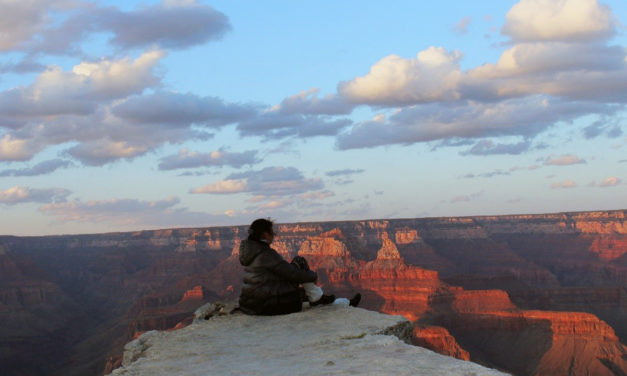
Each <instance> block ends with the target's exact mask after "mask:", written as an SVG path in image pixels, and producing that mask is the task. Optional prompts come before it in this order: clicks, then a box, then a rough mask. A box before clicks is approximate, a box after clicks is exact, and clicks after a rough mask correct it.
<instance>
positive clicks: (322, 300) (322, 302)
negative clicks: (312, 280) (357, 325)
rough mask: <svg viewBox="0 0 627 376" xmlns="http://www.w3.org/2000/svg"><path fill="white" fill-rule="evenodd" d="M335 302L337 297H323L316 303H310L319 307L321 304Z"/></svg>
mask: <svg viewBox="0 0 627 376" xmlns="http://www.w3.org/2000/svg"><path fill="white" fill-rule="evenodd" d="M334 301H335V295H322V297H321V298H320V299H318V300H317V301H315V302H309V305H310V306H312V307H313V306H317V305H319V304H331V303H333V302H334Z"/></svg>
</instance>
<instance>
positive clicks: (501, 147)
mask: <svg viewBox="0 0 627 376" xmlns="http://www.w3.org/2000/svg"><path fill="white" fill-rule="evenodd" d="M530 147H531V141H529V140H525V141H521V142H518V143H515V144H503V143H501V144H495V143H494V142H492V141H491V140H481V141H478V142H477V143H476V144H475V145H474V146H473V147H471V148H470V149H468V150H466V151H462V152H461V153H460V154H462V155H495V154H511V155H518V154H521V153H523V152H525V151H527V150H529V148H530Z"/></svg>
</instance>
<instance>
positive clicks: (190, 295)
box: [179, 285, 203, 303]
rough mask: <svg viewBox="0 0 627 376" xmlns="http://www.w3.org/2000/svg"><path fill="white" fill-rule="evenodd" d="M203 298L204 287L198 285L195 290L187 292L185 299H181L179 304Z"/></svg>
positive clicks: (184, 295)
mask: <svg viewBox="0 0 627 376" xmlns="http://www.w3.org/2000/svg"><path fill="white" fill-rule="evenodd" d="M202 298H203V294H202V286H200V285H198V286H194V288H193V289H191V290H187V291H185V294H183V297H182V298H181V300H180V301H179V303H182V302H186V301H188V300H202Z"/></svg>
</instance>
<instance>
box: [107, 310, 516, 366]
mask: <svg viewBox="0 0 627 376" xmlns="http://www.w3.org/2000/svg"><path fill="white" fill-rule="evenodd" d="M410 335H411V323H410V322H409V321H407V320H406V319H405V318H403V317H401V316H390V315H384V314H381V313H377V312H373V311H367V310H364V309H360V308H352V307H340V306H334V305H330V306H324V307H316V308H313V309H308V310H305V311H303V312H300V313H295V314H291V315H283V316H272V317H263V316H247V315H243V314H234V315H216V316H214V317H212V318H211V319H209V320H196V321H195V322H194V323H193V324H192V325H190V326H188V327H186V328H183V329H180V330H176V331H172V332H157V331H152V332H148V333H145V334H144V335H142V336H141V337H139V338H138V339H136V340H134V341H132V342H129V343H128V344H127V345H126V347H125V350H126V351H125V354H124V363H123V364H124V365H123V366H122V367H121V368H118V369H116V370H115V371H113V373H112V375H116V376H121V375H124V376H140V375H142V376H144V375H145V376H149V375H150V376H154V375H199V376H200V375H264V376H266V375H290V376H291V375H438V376H439V375H460V376H461V375H463V376H481V375H486V376H488V375H504V374H503V373H501V372H498V371H495V370H491V369H488V368H485V367H482V366H480V365H477V364H475V363H471V362H465V361H461V360H458V359H454V358H451V357H447V356H443V355H439V354H437V353H435V352H433V351H430V350H427V349H424V348H421V347H416V346H412V345H408V344H407V343H405V342H403V341H402V340H401V339H404V340H406V341H408V340H409V336H410ZM399 338H400V339H399Z"/></svg>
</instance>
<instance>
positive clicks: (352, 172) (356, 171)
mask: <svg viewBox="0 0 627 376" xmlns="http://www.w3.org/2000/svg"><path fill="white" fill-rule="evenodd" d="M364 171H365V170H364V169H361V168H355V169H352V168H345V169H343V170H333V171H328V172H327V173H326V175H327V176H348V175H355V174H361V173H363V172H364Z"/></svg>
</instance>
